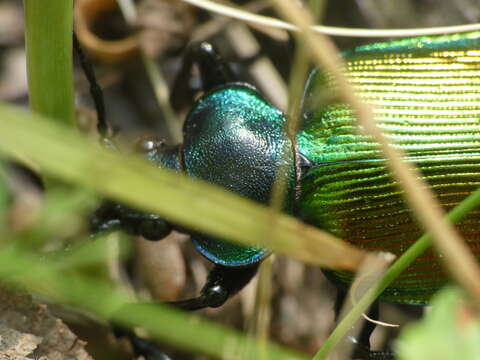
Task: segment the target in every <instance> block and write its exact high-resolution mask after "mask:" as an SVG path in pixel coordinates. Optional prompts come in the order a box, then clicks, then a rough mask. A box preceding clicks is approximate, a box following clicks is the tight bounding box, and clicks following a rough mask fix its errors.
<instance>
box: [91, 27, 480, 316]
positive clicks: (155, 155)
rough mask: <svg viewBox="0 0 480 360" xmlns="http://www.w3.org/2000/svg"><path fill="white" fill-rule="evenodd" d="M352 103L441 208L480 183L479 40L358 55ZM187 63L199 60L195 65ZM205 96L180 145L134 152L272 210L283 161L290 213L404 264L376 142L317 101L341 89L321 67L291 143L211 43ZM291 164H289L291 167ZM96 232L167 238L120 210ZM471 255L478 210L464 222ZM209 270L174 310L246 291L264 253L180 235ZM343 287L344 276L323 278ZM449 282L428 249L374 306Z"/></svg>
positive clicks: (462, 38) (416, 299) (438, 41)
mask: <svg viewBox="0 0 480 360" xmlns="http://www.w3.org/2000/svg"><path fill="white" fill-rule="evenodd" d="M342 56H343V57H344V59H345V61H346V63H347V76H348V77H349V79H350V80H351V82H352V83H353V85H354V87H355V90H356V92H357V95H358V96H360V97H361V98H362V99H363V100H364V101H365V102H367V103H369V104H372V105H373V106H374V108H375V111H374V113H375V121H376V122H377V123H378V125H379V126H380V127H381V128H382V129H384V130H385V132H386V133H387V134H388V136H389V137H390V138H391V139H392V140H393V141H394V142H395V144H396V146H398V147H400V148H402V149H404V150H405V151H406V153H407V158H406V160H407V161H410V162H413V163H414V164H415V165H416V166H418V167H419V169H420V170H421V172H422V174H423V175H422V176H423V178H424V179H425V180H426V181H427V182H428V183H429V184H430V186H431V187H432V189H433V190H434V191H435V193H436V194H437V197H438V200H439V201H440V202H441V204H442V205H443V206H444V208H445V209H446V210H449V209H451V208H452V207H453V206H455V205H456V204H458V203H459V202H460V201H461V200H462V199H464V198H465V197H466V196H467V195H468V194H470V193H471V192H472V191H473V190H474V189H476V188H477V187H478V186H479V184H480V32H470V33H464V34H455V35H446V36H432V37H419V38H413V39H406V40H399V41H394V42H385V43H377V44H373V45H366V46H361V47H358V48H356V49H354V50H352V51H346V52H344V53H343V54H342ZM192 59H193V60H192ZM193 63H197V64H198V66H199V68H200V72H201V74H202V79H203V85H204V88H205V90H206V93H205V95H203V96H202V97H201V98H200V99H199V100H198V101H197V102H196V103H195V104H194V106H193V107H192V109H191V111H190V113H189V115H188V116H187V119H186V121H185V125H184V143H183V144H182V145H181V146H179V147H175V148H168V147H165V146H164V145H163V143H162V142H159V141H155V140H151V139H147V140H144V141H143V142H141V148H142V150H143V152H144V153H145V156H146V157H147V158H149V159H150V160H151V161H153V162H154V163H156V164H157V165H159V166H164V167H169V168H172V169H175V170H176V171H179V172H184V173H186V174H188V175H190V176H193V177H197V178H201V179H204V180H207V181H209V182H211V183H214V184H217V185H219V186H222V187H224V188H226V189H229V190H231V191H234V192H236V193H238V194H240V195H242V196H245V197H248V198H250V199H253V200H256V201H259V202H263V203H267V202H268V201H269V199H270V195H271V188H272V185H273V183H274V180H275V176H276V169H277V168H278V167H279V165H280V164H282V165H287V166H282V169H286V170H285V172H284V174H283V175H284V176H286V177H287V179H288V184H289V186H288V193H287V201H286V204H285V210H286V211H288V212H290V213H292V214H294V215H295V216H297V217H299V218H300V219H302V220H303V221H305V222H307V223H309V224H313V225H315V226H317V227H319V228H321V229H324V230H327V231H329V232H331V233H333V234H335V235H337V236H339V237H341V238H343V239H345V240H346V241H349V242H351V243H352V244H354V245H356V246H359V247H361V248H364V249H368V250H384V251H390V252H392V253H395V254H401V253H402V252H403V251H404V250H405V249H406V248H407V247H409V246H410V245H411V244H412V243H413V242H414V241H415V240H416V239H417V238H418V237H419V236H420V235H421V233H422V230H421V229H420V227H419V226H418V224H417V223H416V221H415V217H414V216H413V214H412V212H411V211H410V210H409V209H408V206H407V205H406V203H405V201H404V200H403V197H402V191H401V190H400V188H399V187H398V186H397V184H396V183H395V181H394V180H393V179H392V177H391V176H390V175H389V173H388V171H387V169H386V166H385V161H384V160H383V159H382V158H381V155H380V153H379V150H378V148H377V146H376V144H375V142H374V141H373V140H372V139H371V138H369V137H368V136H364V135H360V134H359V132H358V131H357V128H358V125H357V124H356V120H355V118H354V116H352V112H351V110H350V109H349V107H348V106H346V105H345V104H343V103H342V102H341V101H340V100H338V101H330V102H328V103H319V99H318V97H317V96H318V94H319V91H322V90H325V89H327V90H328V91H331V92H332V93H334V92H335V91H334V89H335V79H333V78H332V77H331V76H330V75H329V74H328V73H325V72H323V71H321V70H315V71H314V72H313V73H312V74H311V75H310V77H309V79H308V83H307V85H306V88H305V94H304V99H303V105H302V106H303V108H302V117H303V119H302V121H303V125H302V127H301V130H300V131H299V133H298V134H297V136H296V138H295V139H289V138H288V136H287V135H286V133H285V130H284V127H285V121H286V119H285V117H284V115H283V114H282V113H281V112H280V111H279V110H278V109H276V108H275V107H273V106H272V105H271V104H269V103H268V102H267V101H266V100H265V99H264V98H263V97H262V96H261V95H260V94H259V93H258V92H257V91H256V90H255V88H253V87H252V86H251V85H248V84H245V83H240V82H238V81H237V80H236V78H235V76H234V75H233V74H232V73H231V71H230V70H229V68H228V66H227V65H226V64H225V63H223V61H222V60H221V59H220V58H219V57H218V55H217V54H216V53H215V51H214V50H213V49H212V48H211V46H210V45H209V44H205V43H203V44H200V45H199V46H197V47H196V48H195V49H194V50H192V51H191V54H190V56H188V57H187V60H186V62H185V65H184V71H189V69H190V67H191V66H192V64H193ZM285 162H286V164H285ZM92 224H93V228H94V230H102V229H109V228H111V227H122V228H124V229H127V231H129V232H131V233H134V234H141V235H144V236H146V237H147V238H152V239H155V238H160V237H162V236H163V235H165V234H166V233H168V231H170V230H171V229H172V228H173V227H175V226H174V225H172V224H168V223H166V222H165V221H163V220H162V219H160V218H159V217H158V216H155V215H149V214H144V213H141V212H139V211H135V210H132V209H129V208H126V207H124V206H122V205H118V204H114V203H106V204H104V205H103V206H102V207H101V208H100V209H99V210H98V211H97V212H96V214H95V216H94V217H93V221H92ZM458 228H459V229H460V231H461V233H462V235H463V236H464V237H465V238H466V239H467V241H468V243H469V245H470V246H471V248H472V251H473V252H475V253H476V254H478V253H479V245H480V241H478V240H477V239H478V236H479V235H480V213H479V212H478V211H475V212H472V213H471V214H470V215H469V216H467V217H466V218H465V219H464V220H463V221H462V222H461V223H460V224H458ZM183 230H186V231H187V232H190V233H191V234H192V239H193V241H194V244H195V246H196V248H197V249H198V250H199V252H200V253H201V254H203V255H204V256H205V257H207V258H208V259H209V260H211V261H212V262H214V263H215V264H216V266H215V267H214V269H213V270H212V273H211V275H210V277H209V280H208V281H207V285H206V286H205V288H204V289H203V290H202V294H201V295H200V296H199V297H198V298H194V299H190V300H186V301H181V302H177V303H176V304H177V305H178V306H180V307H182V308H185V309H198V308H202V307H206V306H219V305H221V304H223V303H224V302H225V301H226V300H227V299H228V297H229V296H231V295H232V294H234V293H235V292H237V291H238V290H240V289H241V288H242V287H243V286H244V285H245V284H246V283H248V281H249V280H250V278H251V277H252V276H253V275H254V274H255V271H256V267H257V265H258V263H259V262H260V261H261V260H262V258H264V256H266V255H267V251H265V250H264V249H259V248H245V247H241V246H238V245H233V244H230V243H228V242H224V241H223V240H221V239H214V238H212V237H210V236H207V235H205V234H200V233H198V232H196V231H195V229H183ZM330 277H331V278H332V279H333V281H334V282H335V283H337V284H338V285H340V286H341V287H347V286H348V284H349V282H350V280H351V274H349V273H344V272H334V273H330ZM446 281H447V276H446V274H445V273H444V271H443V270H442V267H441V264H440V261H439V258H438V256H437V255H436V254H435V253H434V252H432V251H427V252H426V253H425V254H424V255H422V256H421V257H420V258H418V259H417V260H416V261H415V262H414V264H413V265H412V266H410V267H409V268H408V270H407V271H406V272H405V273H404V274H403V275H401V276H400V277H399V278H398V279H397V280H396V281H395V282H394V283H393V284H392V285H391V286H390V287H389V288H388V289H387V290H386V291H385V292H384V293H383V295H382V296H381V299H384V300H390V301H394V302H401V303H418V304H423V303H426V302H428V301H429V299H430V297H431V296H432V294H433V293H434V292H435V291H436V290H437V289H439V288H440V287H441V286H442V285H443V284H444V283H445V282H446Z"/></svg>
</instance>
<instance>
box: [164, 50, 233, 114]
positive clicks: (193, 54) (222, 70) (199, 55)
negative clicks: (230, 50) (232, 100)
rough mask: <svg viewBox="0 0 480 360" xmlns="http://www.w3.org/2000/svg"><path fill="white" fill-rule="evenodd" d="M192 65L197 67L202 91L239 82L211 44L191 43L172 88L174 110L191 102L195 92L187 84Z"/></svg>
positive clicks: (171, 100)
mask: <svg viewBox="0 0 480 360" xmlns="http://www.w3.org/2000/svg"><path fill="white" fill-rule="evenodd" d="M194 65H197V66H198V69H199V72H200V76H201V78H202V90H203V91H209V90H211V89H213V88H215V87H217V86H220V85H224V84H227V83H230V82H236V81H239V79H238V78H237V77H236V75H235V73H234V72H233V71H232V69H231V68H230V66H229V65H228V63H227V62H225V61H224V60H223V58H222V57H221V56H220V55H219V54H218V52H217V51H216V50H215V48H214V47H213V46H212V44H210V43H209V42H206V41H203V42H197V43H193V44H191V45H190V46H189V47H188V48H187V51H186V54H185V56H184V58H183V64H182V68H181V69H180V71H179V73H178V75H177V77H176V79H175V81H174V83H173V86H172V91H171V94H170V102H171V104H172V106H173V108H175V109H179V108H181V107H182V106H183V105H185V104H186V103H191V102H192V99H193V95H194V93H195V90H194V89H192V88H191V87H190V84H189V83H190V78H191V72H192V68H193V66H194Z"/></svg>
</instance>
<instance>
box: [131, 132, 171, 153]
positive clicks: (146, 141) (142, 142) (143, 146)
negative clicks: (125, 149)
mask: <svg viewBox="0 0 480 360" xmlns="http://www.w3.org/2000/svg"><path fill="white" fill-rule="evenodd" d="M164 145H165V141H163V140H162V139H159V138H156V137H150V136H146V137H142V138H140V139H139V140H138V141H137V143H136V144H135V150H136V151H137V152H141V153H147V152H150V151H152V150H155V149H158V148H160V147H162V146H164Z"/></svg>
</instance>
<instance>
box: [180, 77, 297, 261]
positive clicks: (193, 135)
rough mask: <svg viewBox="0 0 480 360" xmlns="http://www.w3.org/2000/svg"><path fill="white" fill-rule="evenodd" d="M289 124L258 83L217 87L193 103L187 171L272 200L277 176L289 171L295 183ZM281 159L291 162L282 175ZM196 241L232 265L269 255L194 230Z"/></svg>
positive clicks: (206, 251)
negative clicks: (259, 90) (259, 87)
mask: <svg viewBox="0 0 480 360" xmlns="http://www.w3.org/2000/svg"><path fill="white" fill-rule="evenodd" d="M284 126H285V117H284V115H283V114H282V112H281V111H279V110H278V109H276V108H275V107H273V106H272V105H271V104H269V103H268V102H267V101H266V100H265V99H263V98H262V97H261V96H260V95H259V94H258V92H257V91H256V90H255V89H254V88H252V87H250V86H246V85H244V84H228V85H226V86H223V87H221V88H217V89H214V90H213V91H212V92H210V93H209V94H207V95H206V96H204V97H202V98H201V99H200V100H199V101H198V102H197V103H196V104H195V105H194V106H193V108H192V110H191V111H190V113H189V115H188V116H187V119H186V122H185V124H184V143H183V150H182V151H183V153H182V158H183V166H184V171H185V173H186V174H188V175H190V176H193V177H196V178H200V179H203V180H206V181H208V182H210V183H213V184H217V185H220V186H222V187H224V188H226V189H228V190H231V191H233V192H236V193H237V194H240V195H242V196H244V197H246V198H249V199H252V200H255V201H258V202H261V203H268V202H269V201H270V197H271V189H272V186H273V183H274V181H275V177H276V176H287V178H288V181H289V183H290V184H291V185H292V186H290V188H293V184H294V183H295V180H294V179H295V171H294V167H293V163H294V162H293V157H294V155H293V154H294V153H293V146H292V144H291V142H290V140H289V139H288V138H287V136H286V132H285V130H284ZM282 162H286V163H287V164H288V165H289V167H288V169H287V170H285V171H286V174H277V169H279V168H278V166H279V165H280V164H281V163H282ZM199 196H201V194H199ZM287 198H290V195H289V196H288V197H287ZM286 207H287V208H288V202H287V205H286ZM287 211H288V209H287ZM193 241H194V244H195V246H196V248H197V249H198V251H199V252H200V253H201V254H203V255H204V256H205V257H207V258H208V259H209V260H211V261H213V262H215V263H218V264H222V265H227V266H240V265H248V264H252V263H255V262H257V261H259V260H260V259H262V258H263V257H264V256H265V255H266V254H267V251H266V250H264V249H260V248H255V247H250V248H246V247H243V246H239V245H235V244H232V243H228V242H225V241H221V240H218V239H214V238H212V237H210V236H206V235H194V236H193Z"/></svg>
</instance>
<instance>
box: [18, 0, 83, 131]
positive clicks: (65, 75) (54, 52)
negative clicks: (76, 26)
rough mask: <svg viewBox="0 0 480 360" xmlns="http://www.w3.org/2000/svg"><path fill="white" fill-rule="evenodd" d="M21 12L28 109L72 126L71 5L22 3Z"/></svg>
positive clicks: (64, 0) (63, 0) (65, 0)
mask: <svg viewBox="0 0 480 360" xmlns="http://www.w3.org/2000/svg"><path fill="white" fill-rule="evenodd" d="M24 8H25V28H26V29H25V32H26V48H27V72H28V87H29V99H30V107H31V109H32V110H34V111H36V112H38V113H40V114H43V115H46V116H48V117H50V118H53V119H55V120H57V121H62V122H66V123H68V124H70V125H73V123H74V101H73V75H72V74H73V69H72V66H73V65H72V26H73V1H72V0H48V1H47V2H46V1H39V0H25V1H24Z"/></svg>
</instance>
